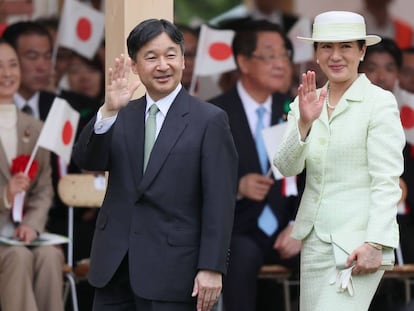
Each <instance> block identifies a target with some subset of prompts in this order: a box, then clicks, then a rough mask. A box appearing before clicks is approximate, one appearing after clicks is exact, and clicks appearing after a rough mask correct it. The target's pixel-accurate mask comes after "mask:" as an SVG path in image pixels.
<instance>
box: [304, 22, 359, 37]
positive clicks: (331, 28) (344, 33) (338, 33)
mask: <svg viewBox="0 0 414 311" xmlns="http://www.w3.org/2000/svg"><path fill="white" fill-rule="evenodd" d="M365 37H366V32H365V24H363V23H362V24H361V23H336V24H313V34H312V39H313V40H314V41H318V40H323V41H329V40H330V39H332V40H334V41H338V39H343V40H344V41H346V40H347V39H349V40H355V39H358V38H361V39H365Z"/></svg>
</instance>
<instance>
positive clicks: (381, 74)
mask: <svg viewBox="0 0 414 311" xmlns="http://www.w3.org/2000/svg"><path fill="white" fill-rule="evenodd" d="M360 70H361V71H362V72H364V73H365V74H366V75H367V78H368V79H369V80H370V81H371V82H372V83H374V84H375V85H378V86H380V87H382V88H383V89H385V90H387V91H390V92H392V91H393V90H394V85H395V82H396V81H397V78H398V66H397V64H396V62H395V60H394V58H393V57H392V56H391V55H390V54H389V53H386V52H381V53H377V52H375V53H370V54H369V55H367V56H366V57H365V60H364V62H363V63H361V65H360Z"/></svg>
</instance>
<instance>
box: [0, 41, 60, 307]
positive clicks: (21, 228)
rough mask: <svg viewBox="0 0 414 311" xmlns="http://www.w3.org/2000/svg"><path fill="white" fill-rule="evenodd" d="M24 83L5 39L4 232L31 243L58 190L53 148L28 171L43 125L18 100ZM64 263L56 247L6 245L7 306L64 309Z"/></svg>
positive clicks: (1, 68)
mask: <svg viewBox="0 0 414 311" xmlns="http://www.w3.org/2000/svg"><path fill="white" fill-rule="evenodd" d="M19 84H20V66H19V61H18V57H17V54H16V52H15V50H14V49H13V48H12V46H11V45H10V44H9V43H6V41H4V40H3V39H0V235H1V236H5V237H13V238H15V239H17V240H19V241H21V242H24V243H30V242H32V241H33V240H34V239H35V238H36V237H37V236H38V234H39V233H41V232H43V231H44V228H45V224H46V220H47V214H48V210H49V207H50V205H51V202H52V198H53V188H52V179H51V167H50V162H49V159H50V156H49V152H48V151H46V150H39V151H38V152H37V153H36V157H35V158H34V161H33V162H32V165H31V167H30V169H29V170H28V175H25V174H24V173H23V171H24V170H25V168H26V165H27V163H28V162H29V158H30V154H31V153H32V151H33V149H34V148H35V144H36V142H37V139H38V137H39V134H40V131H41V128H42V123H41V122H40V121H38V120H36V119H34V118H33V117H31V116H28V115H27V114H25V113H23V112H20V111H19V110H18V109H17V107H16V105H15V104H14V101H13V95H14V94H15V93H16V92H17V90H18V88H19ZM22 191H25V192H26V196H25V201H24V209H23V214H20V215H17V214H16V213H15V212H14V210H13V208H14V199H15V196H16V195H17V194H18V193H21V192H22ZM63 262H64V258H63V253H62V251H61V250H60V249H58V248H56V247H53V246H38V247H30V248H28V247H25V246H10V245H0V308H1V310H2V311H15V310H33V311H37V310H39V311H40V310H41V311H44V310H45V311H63V310H64V308H63V301H62V291H63V275H62V271H63Z"/></svg>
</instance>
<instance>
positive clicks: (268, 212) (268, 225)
mask: <svg viewBox="0 0 414 311" xmlns="http://www.w3.org/2000/svg"><path fill="white" fill-rule="evenodd" d="M265 112H266V109H265V108H264V107H259V108H257V109H256V113H257V125H256V133H255V140H256V149H257V154H258V156H259V162H260V167H261V169H262V174H263V175H266V174H267V169H268V166H269V164H268V160H267V152H266V146H265V143H264V140H263V135H262V130H263V129H264V124H263V118H264V114H265ZM257 225H258V226H259V228H260V229H261V230H262V231H263V232H264V233H265V234H266V235H268V236H271V235H272V234H273V233H275V232H276V230H277V227H278V226H279V224H278V221H277V218H276V215H275V214H274V213H273V211H272V209H271V208H270V205H269V204H266V205H265V207H264V208H263V210H262V212H261V213H260V215H259V218H258V220H257Z"/></svg>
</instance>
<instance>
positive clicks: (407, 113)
mask: <svg viewBox="0 0 414 311" xmlns="http://www.w3.org/2000/svg"><path fill="white" fill-rule="evenodd" d="M394 94H395V96H396V98H397V101H398V106H399V107H400V118H401V123H402V125H403V128H404V132H405V139H406V140H407V142H408V143H409V144H411V145H414V94H412V93H409V92H407V91H405V90H403V89H400V88H399V87H398V86H397V87H396V88H395V90H394Z"/></svg>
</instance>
